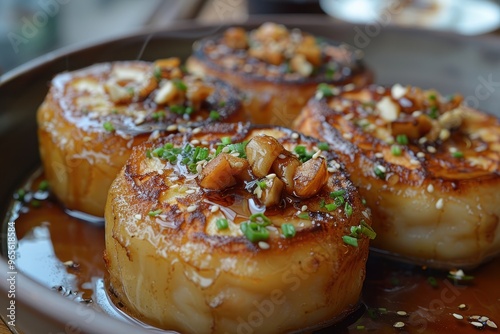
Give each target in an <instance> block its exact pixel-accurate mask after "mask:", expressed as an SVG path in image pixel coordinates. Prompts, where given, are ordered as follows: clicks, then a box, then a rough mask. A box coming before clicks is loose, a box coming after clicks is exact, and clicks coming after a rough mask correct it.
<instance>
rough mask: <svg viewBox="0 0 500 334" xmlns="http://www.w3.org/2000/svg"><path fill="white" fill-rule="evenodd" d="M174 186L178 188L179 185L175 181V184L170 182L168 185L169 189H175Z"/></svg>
mask: <svg viewBox="0 0 500 334" xmlns="http://www.w3.org/2000/svg"><path fill="white" fill-rule="evenodd" d="M175 188H179V185H178V184H177V183H176V184H172V185H171V186H170V189H175Z"/></svg>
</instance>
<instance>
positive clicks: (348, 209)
mask: <svg viewBox="0 0 500 334" xmlns="http://www.w3.org/2000/svg"><path fill="white" fill-rule="evenodd" d="M344 211H345V214H346V216H347V217H350V216H351V215H352V206H351V204H349V203H348V202H345V207H344Z"/></svg>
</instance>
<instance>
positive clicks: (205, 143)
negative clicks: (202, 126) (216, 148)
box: [201, 140, 209, 146]
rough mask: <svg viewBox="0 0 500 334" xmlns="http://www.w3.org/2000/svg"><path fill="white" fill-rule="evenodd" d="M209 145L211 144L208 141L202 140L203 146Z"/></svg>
mask: <svg viewBox="0 0 500 334" xmlns="http://www.w3.org/2000/svg"><path fill="white" fill-rule="evenodd" d="M208 144H209V142H208V141H206V140H202V141H201V145H205V146H206V145H208Z"/></svg>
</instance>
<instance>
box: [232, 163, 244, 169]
mask: <svg viewBox="0 0 500 334" xmlns="http://www.w3.org/2000/svg"><path fill="white" fill-rule="evenodd" d="M234 167H236V168H241V167H243V162H241V161H236V162H235V163H234Z"/></svg>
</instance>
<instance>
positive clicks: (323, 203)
mask: <svg viewBox="0 0 500 334" xmlns="http://www.w3.org/2000/svg"><path fill="white" fill-rule="evenodd" d="M319 207H320V208H321V209H323V208H324V207H325V199H324V198H322V199H321V200H320V201H319Z"/></svg>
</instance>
